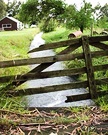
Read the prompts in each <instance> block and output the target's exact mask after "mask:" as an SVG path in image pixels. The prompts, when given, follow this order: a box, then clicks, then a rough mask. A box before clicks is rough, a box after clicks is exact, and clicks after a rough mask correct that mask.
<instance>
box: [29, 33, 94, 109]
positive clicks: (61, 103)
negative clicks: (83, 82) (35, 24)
mask: <svg viewBox="0 0 108 135" xmlns="http://www.w3.org/2000/svg"><path fill="white" fill-rule="evenodd" d="M42 34H43V33H42V32H41V33H39V34H37V35H36V36H35V37H34V39H33V41H32V42H31V45H30V50H31V49H34V48H37V47H39V46H40V45H42V44H44V43H45V41H44V40H43V39H42ZM54 55H55V53H54V51H53V50H45V51H40V52H33V53H31V54H30V57H31V58H35V57H43V56H54ZM36 66H38V64H35V65H32V66H30V68H31V69H33V68H35V67H36ZM60 69H64V64H63V63H62V62H56V63H54V64H53V65H51V66H50V67H48V68H46V69H45V70H44V71H53V70H60ZM72 81H74V79H72V78H70V77H68V76H63V77H54V78H46V79H37V80H30V81H27V82H26V84H27V88H37V87H44V86H51V85H57V84H58V85H59V84H64V83H70V82H72ZM83 93H87V90H86V89H84V88H80V89H69V90H63V91H58V92H49V93H42V94H34V95H30V96H26V99H27V107H69V106H92V105H94V102H93V101H92V100H91V99H89V100H81V101H77V102H68V103H65V100H66V99H67V98H66V96H71V95H77V94H83Z"/></svg>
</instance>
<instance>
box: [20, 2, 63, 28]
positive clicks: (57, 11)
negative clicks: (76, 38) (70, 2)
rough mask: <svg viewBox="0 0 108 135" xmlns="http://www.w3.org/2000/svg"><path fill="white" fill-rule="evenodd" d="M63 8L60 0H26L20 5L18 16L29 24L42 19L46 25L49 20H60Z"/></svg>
mask: <svg viewBox="0 0 108 135" xmlns="http://www.w3.org/2000/svg"><path fill="white" fill-rule="evenodd" d="M64 8H65V4H64V2H63V1H62V0H28V1H27V2H26V3H25V4H22V6H21V10H20V18H21V20H22V21H23V22H27V23H30V24H33V23H36V24H38V23H39V22H41V20H42V21H43V22H44V25H45V26H47V25H48V24H49V22H50V21H51V22H52V21H53V20H54V21H55V20H60V16H61V14H63V13H64Z"/></svg>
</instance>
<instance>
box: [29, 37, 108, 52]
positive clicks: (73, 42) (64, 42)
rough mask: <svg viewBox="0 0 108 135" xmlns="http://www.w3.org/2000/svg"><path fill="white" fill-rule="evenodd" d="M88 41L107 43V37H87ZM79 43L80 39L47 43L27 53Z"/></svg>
mask: <svg viewBox="0 0 108 135" xmlns="http://www.w3.org/2000/svg"><path fill="white" fill-rule="evenodd" d="M88 40H89V42H90V43H93V42H100V41H108V36H95V37H89V39H88ZM80 42H81V38H77V39H70V40H66V41H60V42H55V43H47V44H43V45H41V46H40V47H39V48H35V49H33V50H30V51H29V52H28V53H31V52H36V51H43V50H48V49H55V48H59V47H65V46H70V45H74V44H76V43H80Z"/></svg>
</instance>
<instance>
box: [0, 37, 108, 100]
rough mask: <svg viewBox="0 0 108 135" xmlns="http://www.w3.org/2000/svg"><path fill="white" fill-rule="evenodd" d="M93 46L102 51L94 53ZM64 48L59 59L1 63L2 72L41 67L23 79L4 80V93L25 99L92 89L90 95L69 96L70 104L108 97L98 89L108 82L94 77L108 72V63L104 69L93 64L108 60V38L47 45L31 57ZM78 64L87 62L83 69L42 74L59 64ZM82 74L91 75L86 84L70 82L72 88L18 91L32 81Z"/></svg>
mask: <svg viewBox="0 0 108 135" xmlns="http://www.w3.org/2000/svg"><path fill="white" fill-rule="evenodd" d="M90 46H94V47H95V48H98V51H93V50H91V49H90ZM60 47H63V49H62V51H61V52H59V53H58V54H56V55H55V56H48V57H41V58H29V59H20V60H10V61H0V68H8V67H16V66H25V65H32V64H39V65H38V66H37V67H36V68H34V69H33V70H31V71H29V72H28V73H26V74H23V75H22V74H21V75H20V74H19V75H8V76H1V77H0V83H6V84H7V85H6V87H5V88H3V89H1V92H4V91H5V93H6V95H7V96H23V95H32V94H39V93H47V92H54V91H61V90H68V89H75V88H87V89H88V92H87V93H85V94H81V95H73V96H68V97H67V102H71V101H78V100H85V99H90V98H91V99H95V98H97V97H98V96H101V95H105V94H108V92H107V91H101V90H99V89H98V86H99V85H102V84H108V78H99V79H96V78H95V75H94V74H95V72H99V71H103V70H104V71H107V70H108V63H105V64H104V65H102V64H99V65H93V62H92V61H93V59H94V58H99V57H105V58H106V59H107V58H108V36H96V37H88V36H83V37H81V38H77V39H71V40H66V41H60V42H55V43H49V44H44V45H41V46H39V47H38V48H35V49H33V50H31V51H29V53H32V52H37V51H43V50H49V49H56V48H60ZM78 48H80V49H82V53H78V52H77V51H76V50H77V49H78ZM75 52H76V53H75ZM74 60H77V61H78V60H83V61H84V62H85V65H84V66H83V67H79V68H71V69H64V70H57V71H45V72H42V71H43V70H44V69H46V68H47V67H49V66H51V65H52V64H54V63H55V62H59V61H74ZM107 61H108V60H107ZM81 74H86V75H87V77H86V80H83V81H78V80H77V81H75V82H70V83H68V84H60V85H52V86H45V87H39V88H28V89H27V88H25V89H19V90H15V88H16V87H18V86H19V85H21V84H23V83H24V82H26V81H28V80H33V79H43V78H52V77H60V76H70V75H71V76H75V75H81Z"/></svg>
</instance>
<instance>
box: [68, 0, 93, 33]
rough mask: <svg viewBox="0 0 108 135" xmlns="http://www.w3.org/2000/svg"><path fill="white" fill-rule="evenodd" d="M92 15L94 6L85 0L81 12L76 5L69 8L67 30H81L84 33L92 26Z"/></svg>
mask: <svg viewBox="0 0 108 135" xmlns="http://www.w3.org/2000/svg"><path fill="white" fill-rule="evenodd" d="M92 13H93V8H92V5H91V4H90V3H87V2H86V1H85V0H83V6H81V9H80V10H77V9H76V7H75V5H70V6H68V7H67V8H66V11H65V17H66V26H67V28H73V27H75V28H80V30H81V31H82V32H83V30H84V29H85V28H88V27H90V25H91V22H92V20H93V19H92Z"/></svg>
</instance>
